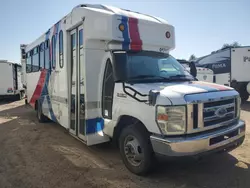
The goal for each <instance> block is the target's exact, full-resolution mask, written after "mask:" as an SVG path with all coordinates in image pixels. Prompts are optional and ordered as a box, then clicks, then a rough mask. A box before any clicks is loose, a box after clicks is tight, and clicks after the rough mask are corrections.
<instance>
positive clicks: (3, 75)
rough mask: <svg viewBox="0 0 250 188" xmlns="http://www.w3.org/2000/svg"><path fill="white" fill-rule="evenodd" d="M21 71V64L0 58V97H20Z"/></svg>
mask: <svg viewBox="0 0 250 188" xmlns="http://www.w3.org/2000/svg"><path fill="white" fill-rule="evenodd" d="M21 72H22V66H21V65H19V64H16V63H12V62H9V61H7V60H0V98H14V97H15V98H16V99H21V98H22V97H23V96H24V88H23V84H22V80H21Z"/></svg>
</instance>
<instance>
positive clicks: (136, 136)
mask: <svg viewBox="0 0 250 188" xmlns="http://www.w3.org/2000/svg"><path fill="white" fill-rule="evenodd" d="M119 148H120V154H121V157H122V160H123V162H124V164H125V166H126V167H127V169H128V170H129V171H130V172H132V173H134V174H136V175H140V176H141V175H146V174H148V173H149V172H150V171H151V170H152V167H153V164H154V161H155V159H154V153H153V150H152V146H151V142H150V139H149V133H148V132H147V130H145V129H144V128H143V127H142V126H140V125H139V126H138V124H137V125H129V126H127V127H125V128H124V129H123V130H122V133H121V135H120V138H119Z"/></svg>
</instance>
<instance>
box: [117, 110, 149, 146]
mask: <svg viewBox="0 0 250 188" xmlns="http://www.w3.org/2000/svg"><path fill="white" fill-rule="evenodd" d="M129 125H134V126H140V128H142V129H144V130H145V131H146V132H148V130H147V128H146V127H145V125H144V124H143V123H142V122H141V121H140V120H138V119H137V118H135V117H133V116H128V115H123V116H121V117H120V119H119V121H118V123H117V125H116V126H115V128H114V133H113V138H112V140H113V143H114V144H115V146H118V145H119V144H118V141H119V137H120V134H121V132H122V130H123V129H124V128H125V127H127V126H129ZM148 133H149V132H148Z"/></svg>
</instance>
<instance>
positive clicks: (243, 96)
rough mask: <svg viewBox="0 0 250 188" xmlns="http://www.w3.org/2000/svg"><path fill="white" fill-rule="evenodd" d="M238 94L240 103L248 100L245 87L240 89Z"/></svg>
mask: <svg viewBox="0 0 250 188" xmlns="http://www.w3.org/2000/svg"><path fill="white" fill-rule="evenodd" d="M239 93H240V98H241V101H242V102H246V101H247V100H248V98H249V93H248V92H247V90H246V87H242V88H241V89H240V92H239Z"/></svg>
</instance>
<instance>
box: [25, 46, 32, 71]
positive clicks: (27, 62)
mask: <svg viewBox="0 0 250 188" xmlns="http://www.w3.org/2000/svg"><path fill="white" fill-rule="evenodd" d="M31 56H32V50H31V51H29V52H28V53H27V58H26V73H30V72H31V71H32V61H31Z"/></svg>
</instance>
